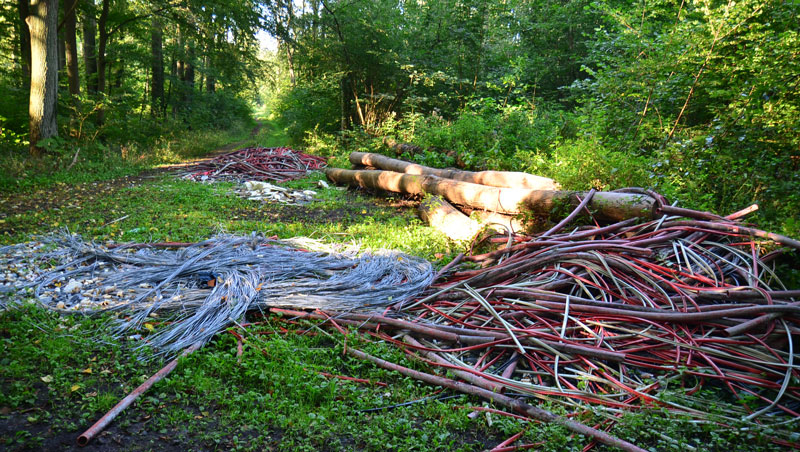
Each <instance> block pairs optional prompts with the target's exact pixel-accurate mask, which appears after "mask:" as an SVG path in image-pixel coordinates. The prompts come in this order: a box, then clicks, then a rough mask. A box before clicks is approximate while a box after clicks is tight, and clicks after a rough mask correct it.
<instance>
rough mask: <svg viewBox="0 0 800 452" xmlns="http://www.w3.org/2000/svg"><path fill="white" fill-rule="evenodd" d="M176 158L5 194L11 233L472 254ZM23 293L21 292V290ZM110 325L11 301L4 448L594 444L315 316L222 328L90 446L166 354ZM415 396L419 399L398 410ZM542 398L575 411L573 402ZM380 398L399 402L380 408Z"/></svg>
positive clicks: (684, 443) (273, 134)
mask: <svg viewBox="0 0 800 452" xmlns="http://www.w3.org/2000/svg"><path fill="white" fill-rule="evenodd" d="M284 139H285V138H284V137H282V136H281V134H280V131H279V130H276V129H273V126H272V124H269V123H264V124H259V125H258V126H256V128H254V130H253V131H252V132H251V134H250V137H249V138H248V139H247V140H245V141H236V142H234V143H231V144H229V145H226V146H224V147H221V148H219V149H217V150H215V151H213V152H212V153H211V155H217V154H219V153H223V152H228V151H230V150H233V149H236V148H239V147H243V146H251V145H261V146H278V145H281V144H283V143H282V140H284ZM186 163H189V162H186ZM180 168H181V166H175V165H173V166H165V167H160V168H154V169H151V170H148V171H145V172H143V173H141V174H139V175H137V176H131V177H126V178H120V179H114V180H107V181H98V182H91V183H81V184H69V183H59V184H55V185H52V186H48V187H45V188H41V189H39V190H36V191H34V192H32V193H10V194H7V193H3V194H0V244H4V243H7V244H10V243H20V242H25V241H28V240H31V237H33V236H35V235H36V234H47V233H51V232H53V231H55V230H59V229H61V228H64V227H66V228H68V229H69V230H70V231H71V232H75V233H79V234H81V235H83V236H84V237H86V238H91V239H93V240H97V241H100V242H104V241H110V240H113V241H117V242H146V241H191V242H196V241H200V240H204V239H206V238H208V237H210V236H212V235H214V234H215V233H218V232H220V231H225V232H231V233H240V234H246V233H250V232H251V231H257V232H259V233H263V234H265V235H268V236H271V235H277V236H278V237H280V238H290V237H297V236H307V237H312V238H317V239H322V240H325V241H334V242H347V243H352V242H357V243H360V244H362V245H363V246H365V247H368V248H388V249H396V250H400V251H404V252H408V253H411V254H415V255H418V256H422V257H425V258H426V259H428V260H429V261H431V262H433V263H434V265H435V266H436V267H441V266H442V265H444V264H445V263H447V262H448V261H449V260H450V259H452V258H453V257H454V256H455V255H456V254H457V253H458V252H459V251H462V250H461V249H460V248H459V245H457V244H454V243H452V242H450V241H448V240H447V239H445V238H444V237H443V236H442V235H441V234H439V233H438V232H435V231H433V230H432V229H431V228H428V227H427V226H424V225H423V224H422V223H421V222H420V221H419V220H418V219H417V218H416V216H415V214H414V212H413V209H412V208H411V206H412V205H413V203H412V202H410V201H409V200H407V199H403V198H398V197H394V198H393V197H389V198H386V197H377V196H371V195H369V194H366V193H363V192H357V191H352V190H343V189H338V188H336V187H330V188H327V189H324V188H322V187H320V184H319V181H320V180H323V179H324V176H323V175H322V174H320V173H314V174H311V175H310V176H309V177H307V178H305V179H302V180H298V181H293V182H289V183H286V184H284V185H286V186H288V187H292V188H301V189H313V190H316V191H318V195H317V198H318V199H317V200H316V201H315V202H313V203H311V204H309V205H307V206H288V205H281V204H267V203H264V204H262V203H259V202H254V201H249V200H247V199H243V198H240V197H238V196H236V195H235V194H233V193H232V188H233V187H234V184H232V183H214V184H203V183H195V182H191V181H186V180H181V179H178V178H176V177H175V175H174V174H175V172H176V171H179V170H180ZM0 270H2V269H0ZM5 271H6V272H8V271H9V270H8V269H5ZM2 276H3V271H0V277H2ZM0 296H4V295H2V294H1V293H0ZM15 296H16V295H15ZM24 298H25V296H24V294H19V296H17V298H16V299H18V300H23V301H24ZM2 301H3V300H2V299H0V302H2ZM6 301H10V300H6ZM111 320H112V319H111V318H110V317H108V316H99V317H84V316H59V315H56V314H53V313H51V312H49V311H45V310H43V309H42V308H38V307H36V306H35V305H33V304H31V303H24V302H23V303H21V305H20V307H19V308H18V309H8V310H2V309H0V344H2V351H1V352H0V387H2V388H3V389H2V391H0V450H12V451H16V450H78V449H81V450H86V451H128V450H131V451H139V450H154V451H178V450H180V451H183V450H309V451H310V450H331V451H334V450H375V451H384V450H486V449H491V448H492V447H494V446H496V445H497V444H499V443H501V442H503V441H504V440H506V439H507V438H509V437H510V436H512V435H515V434H517V433H519V432H524V434H523V435H522V436H521V437H520V439H519V443H523V444H524V443H534V442H538V441H544V442H545V445H544V446H542V449H541V450H554V451H555V450H579V449H582V448H583V447H584V446H586V445H587V443H588V441H587V440H585V439H584V438H581V437H576V436H573V435H571V434H569V432H568V431H566V430H565V429H564V428H562V427H559V426H554V425H544V424H529V423H525V422H522V421H519V420H517V419H512V418H507V417H501V416H497V415H490V414H481V415H480V416H467V415H468V414H469V413H470V412H471V411H472V410H470V409H465V408H468V407H470V406H474V405H481V404H482V402H481V401H479V400H477V399H474V398H470V397H467V396H463V395H457V394H452V393H449V392H447V391H445V392H440V391H437V389H436V388H434V387H430V386H427V385H424V384H421V383H419V382H417V381H413V380H410V379H407V378H404V377H402V376H400V375H398V374H395V373H392V372H388V371H384V370H381V369H377V368H375V367H374V366H371V365H368V364H364V363H363V362H360V361H356V360H352V359H349V358H347V357H345V356H343V353H342V352H343V349H344V343H343V341H341V339H340V338H333V337H329V336H327V335H323V334H319V335H306V334H291V333H298V332H303V331H306V330H307V329H310V328H313V326H312V325H311V324H300V325H296V326H293V327H289V330H288V333H283V334H277V331H279V330H280V331H284V330H282V328H284V327H287V324H285V323H282V322H281V321H279V320H277V319H271V318H268V319H263V318H259V319H257V320H259V321H260V325H258V326H253V327H248V328H247V330H246V333H243V334H245V337H247V339H248V340H247V341H246V343H245V345H244V348H243V354H242V356H241V361H240V360H239V359H238V358H237V356H236V355H237V342H236V339H235V338H234V336H233V335H230V334H225V333H222V334H219V335H218V336H217V337H216V339H215V340H214V341H213V342H211V343H210V344H208V345H207V346H205V347H204V348H203V349H201V350H199V351H198V352H195V353H194V354H192V355H191V356H188V357H186V358H183V359H182V360H181V362H180V364H179V366H178V368H177V369H176V370H175V371H174V372H173V373H172V374H171V375H170V376H169V377H168V378H166V379H164V380H163V381H161V382H160V383H158V384H156V385H155V386H154V387H153V388H151V389H150V390H149V391H148V392H147V393H146V394H144V395H143V396H142V397H140V399H139V400H138V401H137V402H136V403H134V404H133V405H132V406H130V407H129V408H128V409H126V410H125V411H124V412H123V413H122V414H120V416H118V417H117V419H115V420H114V421H113V422H112V423H111V424H110V425H109V426H108V427H107V428H106V429H105V430H104V431H103V432H102V433H101V434H100V435H99V436H98V437H96V438H95V439H94V440H92V441H91V442H90V443H89V445H88V446H86V447H83V448H79V447H78V446H77V445H76V439H77V437H78V435H80V434H81V433H82V432H83V431H84V430H85V429H87V428H88V427H89V426H91V425H92V424H93V423H94V422H95V421H96V420H97V419H99V418H100V417H101V416H102V415H103V414H105V413H106V412H107V411H108V410H109V409H110V408H111V407H112V406H113V405H114V404H116V403H117V402H118V401H119V400H120V399H122V398H123V397H124V396H125V395H126V394H127V393H128V392H130V391H131V390H132V389H134V388H135V387H136V386H138V385H139V384H140V383H141V382H143V381H144V380H145V379H146V378H148V377H149V376H150V375H152V374H153V373H155V372H156V371H158V370H159V369H160V368H161V367H162V366H163V365H164V362H163V361H160V360H157V359H155V360H143V359H141V358H143V357H146V354H147V351H142V350H140V349H136V348H135V347H134V346H135V343H132V341H128V340H118V339H116V338H112V337H111V335H110V332H109V322H110V321H111ZM142 333H143V334H144V335H146V334H147V332H146V331H143V332H142ZM347 340H348V343H349V344H354V345H353V346H356V345H357V346H359V347H360V348H362V349H364V350H365V351H367V352H369V353H372V354H375V355H378V356H382V357H385V358H386V359H389V360H391V361H393V362H399V363H401V364H403V365H406V366H409V367H414V368H419V369H422V368H421V367H420V366H421V365H420V364H419V363H416V362H412V361H410V360H408V359H407V358H406V357H405V356H404V355H403V354H402V352H400V351H399V350H398V349H397V348H396V347H393V346H391V345H387V344H384V343H379V342H369V341H367V340H366V339H365V338H362V337H359V336H358V335H355V334H354V335H351V336H348V339H347ZM324 374H334V375H347V376H351V377H357V378H361V379H365V380H369V381H372V382H381V383H385V384H386V385H387V386H381V385H368V384H366V385H365V384H362V383H355V382H346V381H341V380H335V379H328V378H326V377H325V376H324ZM440 396H446V397H447V399H442V400H440V399H438V397H440ZM418 400H423V401H422V402H420V403H413V404H410V405H408V406H402V407H395V405H400V404H404V403H406V402H409V401H418ZM485 406H488V405H485ZM543 406H544V407H545V408H547V409H550V410H552V411H554V412H556V413H559V414H566V412H565V411H564V408H563V407H561V406H552V405H549V404H548V403H544V404H543ZM382 407H390V408H388V409H385V410H378V411H371V410H373V409H375V408H382ZM582 416H583V417H582V418H581V420H582V421H583V422H585V423H588V424H589V425H593V423H594V422H596V421H597V420H598V418H595V417H593V415H592V414H591V413H586V414H584V415H582ZM610 433H611V434H614V435H617V436H619V437H621V438H623V439H626V440H628V441H632V442H634V443H637V444H639V445H642V446H644V447H650V448H652V449H654V450H684V449H686V448H688V449H689V450H691V449H692V447H698V448H699V449H709V450H710V449H717V450H722V449H726V450H728V451H730V452H732V451H734V450H755V449H758V450H770V445H769V444H767V443H766V442H765V441H764V440H763V438H760V437H756V438H755V439H753V438H748V441H744V442H743V441H741V439H742V438H741V437H740V436H737V435H738V433H736V432H735V431H734V432H733V433H730V434H728V433H725V432H722V433H720V432H717V431H710V430H707V429H705V427H703V426H694V425H692V424H690V423H687V422H684V421H679V420H677V419H675V418H672V417H670V415H668V414H666V413H664V412H661V411H652V412H645V413H642V414H637V415H633V417H631V418H630V419H628V418H625V419H622V420H621V421H620V422H619V423H618V424H616V425H615V427H613V428H612V429H611V431H610ZM663 437H668V438H672V441H673V442H672V443H665V442H663V440H661V439H660V438H663ZM519 443H518V444H519ZM692 445H693V446H692ZM706 446H707V447H706ZM754 448H755V449H754ZM595 450H607V449H606V448H604V447H596V448H595Z"/></svg>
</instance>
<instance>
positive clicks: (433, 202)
mask: <svg viewBox="0 0 800 452" xmlns="http://www.w3.org/2000/svg"><path fill="white" fill-rule="evenodd" d="M417 213H418V214H419V217H420V218H421V219H422V221H424V222H425V223H427V224H428V225H429V226H430V227H432V228H434V229H436V230H437V231H439V232H441V233H443V234H444V235H446V236H447V237H448V238H449V239H451V240H457V241H458V240H470V239H472V238H473V237H474V236H475V234H477V233H478V231H480V230H481V229H482V226H481V224H480V223H479V222H477V221H475V220H473V219H471V218H470V217H468V216H466V215H464V214H463V213H461V212H459V211H458V210H457V209H456V208H455V207H453V205H452V204H450V203H449V202H447V201H445V200H444V199H442V198H441V197H439V196H431V197H430V198H427V199H425V200H424V201H422V202H421V203H419V207H417Z"/></svg>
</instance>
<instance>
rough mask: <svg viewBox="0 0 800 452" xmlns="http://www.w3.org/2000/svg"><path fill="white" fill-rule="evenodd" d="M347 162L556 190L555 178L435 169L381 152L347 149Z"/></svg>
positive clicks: (384, 168)
mask: <svg viewBox="0 0 800 452" xmlns="http://www.w3.org/2000/svg"><path fill="white" fill-rule="evenodd" d="M350 163H352V164H353V165H355V166H370V167H373V168H378V169H382V170H387V171H394V172H397V173H405V174H422V175H432V176H437V177H441V178H443V179H453V180H457V181H462V182H471V183H473V184H481V185H488V186H490V187H502V188H527V189H531V190H558V189H559V188H560V186H559V185H558V183H556V181H554V180H553V179H550V178H547V177H541V176H534V175H533V174H528V173H521V172H511V171H478V172H474V171H462V170H457V169H439V168H431V167H428V166H423V165H418V164H416V163H410V162H406V161H403V160H397V159H393V158H391V157H386V156H385V155H380V154H372V153H369V152H351V153H350Z"/></svg>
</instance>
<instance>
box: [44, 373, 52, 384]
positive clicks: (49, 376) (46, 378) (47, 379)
mask: <svg viewBox="0 0 800 452" xmlns="http://www.w3.org/2000/svg"><path fill="white" fill-rule="evenodd" d="M41 380H42V381H43V382H45V383H50V382H51V381H53V376H52V375H45V376H44V377H41Z"/></svg>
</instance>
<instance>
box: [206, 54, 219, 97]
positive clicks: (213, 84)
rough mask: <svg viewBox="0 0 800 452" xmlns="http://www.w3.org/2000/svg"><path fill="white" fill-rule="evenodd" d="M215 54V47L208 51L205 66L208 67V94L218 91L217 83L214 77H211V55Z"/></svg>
mask: <svg viewBox="0 0 800 452" xmlns="http://www.w3.org/2000/svg"><path fill="white" fill-rule="evenodd" d="M213 52H214V47H213V45H212V46H211V47H210V48H208V49H206V55H205V58H204V59H205V66H206V92H209V93H213V92H214V91H216V90H217V86H216V81H215V80H214V76H213V75H211V53H213Z"/></svg>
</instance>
